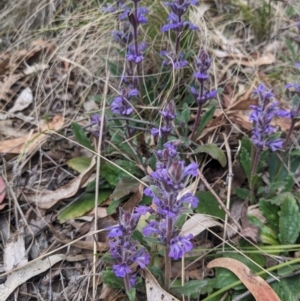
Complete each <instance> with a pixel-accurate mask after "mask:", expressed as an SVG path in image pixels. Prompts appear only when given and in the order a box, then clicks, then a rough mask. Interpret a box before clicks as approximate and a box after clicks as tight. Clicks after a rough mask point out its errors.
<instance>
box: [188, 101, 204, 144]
mask: <svg viewBox="0 0 300 301" xmlns="http://www.w3.org/2000/svg"><path fill="white" fill-rule="evenodd" d="M201 113H202V103H199V104H198V110H197V116H196V119H195V122H194V126H193V131H192V135H191V140H192V141H193V140H194V136H195V134H196V130H197V128H198V126H199V123H200V120H201Z"/></svg>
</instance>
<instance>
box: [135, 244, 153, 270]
mask: <svg viewBox="0 0 300 301" xmlns="http://www.w3.org/2000/svg"><path fill="white" fill-rule="evenodd" d="M133 259H134V261H135V262H136V263H137V264H138V265H139V266H140V267H141V269H144V268H145V267H146V266H147V265H148V264H149V263H150V255H149V253H148V252H147V251H146V249H145V248H142V249H140V250H139V251H138V252H137V253H136V254H135V255H134V256H133Z"/></svg>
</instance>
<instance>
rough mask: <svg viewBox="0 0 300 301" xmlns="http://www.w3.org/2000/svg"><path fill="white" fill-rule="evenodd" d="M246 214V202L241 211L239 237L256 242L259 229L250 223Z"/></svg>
mask: <svg viewBox="0 0 300 301" xmlns="http://www.w3.org/2000/svg"><path fill="white" fill-rule="evenodd" d="M247 213H248V201H245V202H244V205H243V207H242V211H241V224H242V231H241V232H240V234H241V236H244V237H248V238H250V239H251V240H252V241H254V242H257V238H258V231H259V227H257V226H255V225H253V224H252V223H250V221H249V219H248V215H247Z"/></svg>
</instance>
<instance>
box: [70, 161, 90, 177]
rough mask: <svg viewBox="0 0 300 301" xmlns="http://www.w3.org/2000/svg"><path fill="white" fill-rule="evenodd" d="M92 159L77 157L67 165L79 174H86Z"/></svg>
mask: <svg viewBox="0 0 300 301" xmlns="http://www.w3.org/2000/svg"><path fill="white" fill-rule="evenodd" d="M91 161H92V158H89V157H76V158H72V159H70V160H69V161H68V162H67V164H68V166H69V167H71V168H72V169H74V170H76V171H77V172H79V173H82V172H84V171H85V170H86V169H88V167H89V166H90V164H91Z"/></svg>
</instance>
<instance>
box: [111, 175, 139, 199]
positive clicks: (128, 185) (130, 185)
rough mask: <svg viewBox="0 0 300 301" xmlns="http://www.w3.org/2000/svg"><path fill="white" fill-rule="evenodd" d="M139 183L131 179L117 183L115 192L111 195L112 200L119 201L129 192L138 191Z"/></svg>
mask: <svg viewBox="0 0 300 301" xmlns="http://www.w3.org/2000/svg"><path fill="white" fill-rule="evenodd" d="M139 185H140V182H138V181H137V180H136V179H133V178H124V179H121V180H120V181H119V183H118V184H117V186H116V187H115V190H114V191H113V193H112V194H111V196H110V198H111V199H112V200H119V199H121V198H123V197H124V196H126V195H128V194H129V193H131V192H136V191H138V188H139Z"/></svg>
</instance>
